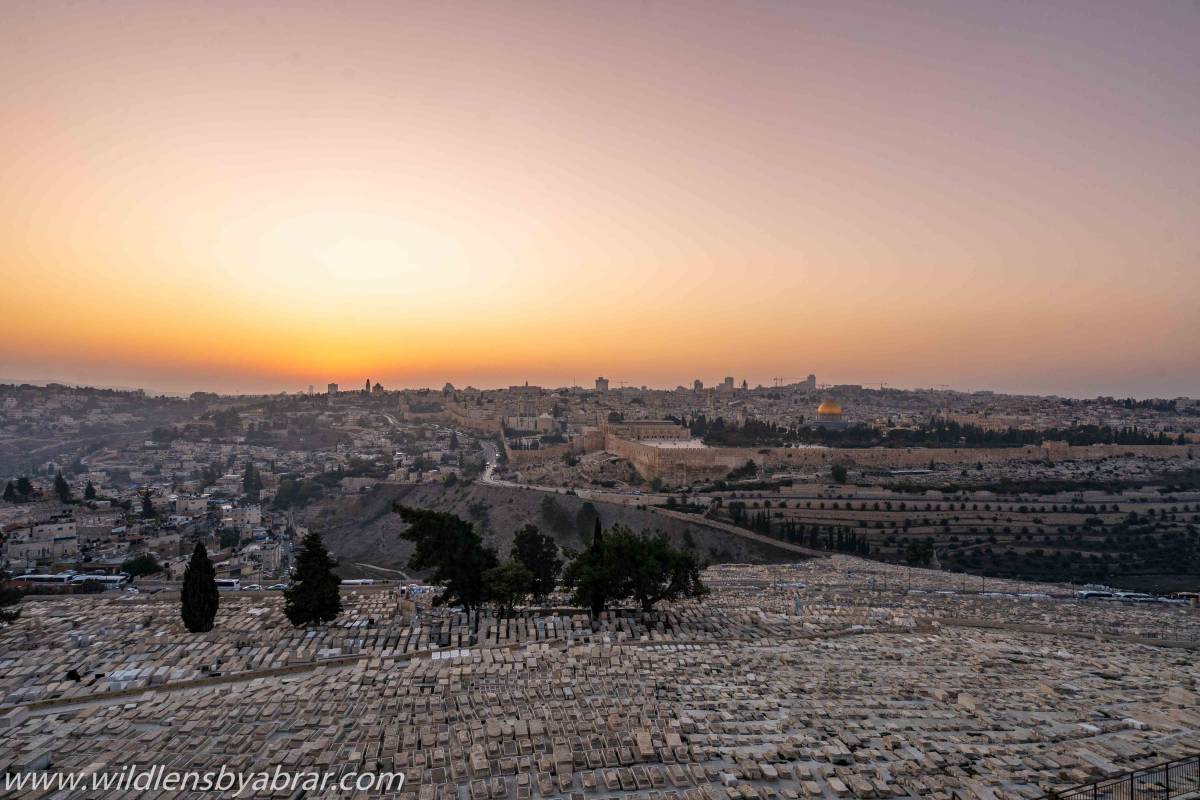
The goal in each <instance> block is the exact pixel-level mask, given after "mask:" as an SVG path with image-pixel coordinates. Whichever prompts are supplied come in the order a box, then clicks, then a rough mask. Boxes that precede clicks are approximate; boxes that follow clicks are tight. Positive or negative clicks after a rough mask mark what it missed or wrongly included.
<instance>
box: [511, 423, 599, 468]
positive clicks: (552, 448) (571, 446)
mask: <svg viewBox="0 0 1200 800" xmlns="http://www.w3.org/2000/svg"><path fill="white" fill-rule="evenodd" d="M603 449H604V436H603V434H601V433H600V431H598V430H595V429H589V430H586V431H584V432H583V433H581V434H579V435H578V436H573V437H571V439H569V440H568V441H566V442H563V443H562V444H547V445H542V446H541V447H539V448H538V449H537V450H514V449H513V448H512V447H511V446H510V445H509V443H508V440H507V439H505V440H504V455H505V456H507V457H508V463H510V464H514V465H516V464H538V463H541V462H543V461H552V460H553V459H556V458H562V457H563V456H567V455H582V454H583V453H593V452H595V451H597V450H603Z"/></svg>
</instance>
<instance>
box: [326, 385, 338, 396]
mask: <svg viewBox="0 0 1200 800" xmlns="http://www.w3.org/2000/svg"><path fill="white" fill-rule="evenodd" d="M337 393H338V385H337V384H336V383H331V384H329V386H327V387H326V388H325V394H331V395H332V394H337Z"/></svg>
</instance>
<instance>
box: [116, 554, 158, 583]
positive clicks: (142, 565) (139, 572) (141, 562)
mask: <svg viewBox="0 0 1200 800" xmlns="http://www.w3.org/2000/svg"><path fill="white" fill-rule="evenodd" d="M121 572H124V573H125V574H126V575H128V576H129V577H130V578H140V577H142V576H143V575H153V574H155V573H156V572H162V565H161V564H159V563H158V559H156V558H155V557H154V556H152V555H150V554H149V553H143V554H142V555H137V556H134V557H133V558H127V559H125V561H124V562H123V563H122V564H121Z"/></svg>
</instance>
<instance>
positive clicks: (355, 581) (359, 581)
mask: <svg viewBox="0 0 1200 800" xmlns="http://www.w3.org/2000/svg"><path fill="white" fill-rule="evenodd" d="M374 585H375V579H374V578H350V579H348V580H344V581H342V586H374Z"/></svg>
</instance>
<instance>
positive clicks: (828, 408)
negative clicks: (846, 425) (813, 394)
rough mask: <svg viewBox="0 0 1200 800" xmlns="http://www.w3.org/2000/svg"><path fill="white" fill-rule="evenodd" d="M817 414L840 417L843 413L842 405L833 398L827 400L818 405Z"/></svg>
mask: <svg viewBox="0 0 1200 800" xmlns="http://www.w3.org/2000/svg"><path fill="white" fill-rule="evenodd" d="M817 414H818V415H820V416H822V417H840V416H841V415H842V407H841V406H839V405H838V404H837V403H835V402H834V401H833V400H826V401H824V402H823V403H821V405H819V406H817Z"/></svg>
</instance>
